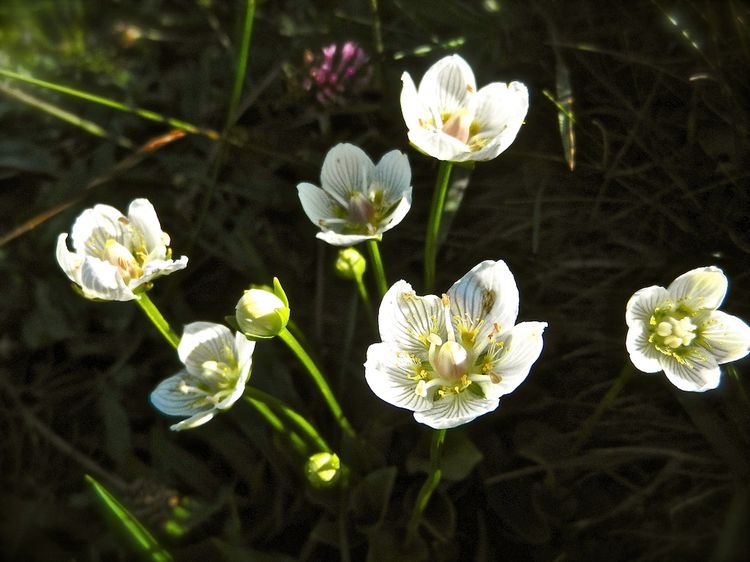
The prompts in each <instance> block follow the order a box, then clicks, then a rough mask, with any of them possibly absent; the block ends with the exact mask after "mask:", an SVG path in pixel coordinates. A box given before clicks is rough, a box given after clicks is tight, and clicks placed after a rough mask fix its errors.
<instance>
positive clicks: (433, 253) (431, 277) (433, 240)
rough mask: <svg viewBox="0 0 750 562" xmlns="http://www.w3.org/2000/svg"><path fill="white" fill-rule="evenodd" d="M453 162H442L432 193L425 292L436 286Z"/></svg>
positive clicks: (426, 242)
mask: <svg viewBox="0 0 750 562" xmlns="http://www.w3.org/2000/svg"><path fill="white" fill-rule="evenodd" d="M452 170H453V162H448V161H443V162H440V168H439V169H438V175H437V180H436V181H435V191H434V192H433V194H432V206H431V207H430V217H429V219H428V222H427V233H426V235H425V241H424V292H425V293H430V292H432V290H433V288H434V287H435V260H436V258H437V245H438V235H439V234H440V222H441V221H442V219H443V209H444V208H445V197H446V194H447V193H448V185H449V184H450V178H451V171H452Z"/></svg>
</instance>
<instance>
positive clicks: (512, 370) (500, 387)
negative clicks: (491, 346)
mask: <svg viewBox="0 0 750 562" xmlns="http://www.w3.org/2000/svg"><path fill="white" fill-rule="evenodd" d="M546 327H547V323H546V322H521V323H520V324H516V325H515V326H513V328H512V329H511V331H510V333H509V334H508V337H507V338H506V339H505V340H504V341H503V344H504V346H503V349H504V352H503V354H502V355H500V356H499V357H498V359H497V361H496V362H495V364H494V365H493V369H492V370H493V372H494V373H495V374H497V375H498V376H499V377H500V382H499V383H491V382H489V383H483V384H482V390H484V395H485V396H486V397H487V398H500V397H501V396H503V395H504V394H510V393H511V392H513V391H514V390H515V389H516V388H518V386H519V385H520V384H521V383H522V382H523V381H524V380H525V379H526V377H527V376H528V374H529V371H530V370H531V366H532V365H533V364H534V362H535V361H536V360H537V359H538V358H539V355H540V354H541V353H542V347H543V345H544V342H543V341H542V333H543V332H544V329H545V328H546Z"/></svg>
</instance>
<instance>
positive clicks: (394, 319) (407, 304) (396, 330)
mask: <svg viewBox="0 0 750 562" xmlns="http://www.w3.org/2000/svg"><path fill="white" fill-rule="evenodd" d="M443 316H444V315H443V310H442V306H441V304H440V299H439V298H438V297H436V296H435V295H427V296H424V297H418V296H417V295H416V293H415V292H414V291H413V290H412V288H411V285H409V283H407V282H406V281H403V280H402V281H397V282H396V283H394V285H393V286H392V287H391V288H390V289H388V291H387V292H386V294H385V296H383V301H382V303H381V304H380V311H379V314H378V325H379V326H380V338H381V339H382V340H383V341H384V342H387V343H392V344H393V345H395V346H396V347H398V348H399V349H401V350H402V351H406V352H407V353H416V354H423V355H424V356H425V357H426V353H427V350H428V349H429V347H430V342H429V340H428V337H429V335H430V334H444V333H445V322H444V320H443Z"/></svg>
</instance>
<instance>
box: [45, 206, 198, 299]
mask: <svg viewBox="0 0 750 562" xmlns="http://www.w3.org/2000/svg"><path fill="white" fill-rule="evenodd" d="M71 237H72V239H73V249H74V251H73V252H71V251H70V250H68V245H67V242H66V240H67V238H68V235H67V234H66V233H63V234H60V236H59V237H58V238H57V261H58V263H59V264H60V267H62V269H63V271H64V272H65V273H66V274H67V276H68V277H69V278H70V280H71V281H73V282H74V283H75V284H76V285H78V286H79V287H80V288H81V292H82V293H83V296H84V297H86V298H88V299H100V300H107V301H129V300H133V299H136V298H138V297H137V295H136V290H137V289H138V288H139V287H142V286H143V285H144V284H146V283H148V282H150V281H151V280H153V279H155V278H156V277H161V276H163V275H169V274H170V273H172V272H173V271H177V270H179V269H184V268H185V267H186V266H187V261H188V259H187V257H185V256H182V257H181V258H180V259H178V260H172V259H171V257H172V251H171V249H170V248H169V235H167V233H166V232H163V231H162V229H161V225H160V224H159V218H158V217H157V216H156V211H155V210H154V207H153V205H151V203H150V202H149V201H148V200H147V199H136V200H134V201H133V202H132V203H130V206H129V207H128V216H127V217H126V216H124V215H123V214H122V213H121V212H120V211H118V210H117V209H115V208H114V207H110V206H109V205H96V206H95V207H93V208H91V209H86V210H85V211H83V213H81V214H80V215H79V216H78V218H77V219H76V221H75V223H74V224H73V230H72V232H71Z"/></svg>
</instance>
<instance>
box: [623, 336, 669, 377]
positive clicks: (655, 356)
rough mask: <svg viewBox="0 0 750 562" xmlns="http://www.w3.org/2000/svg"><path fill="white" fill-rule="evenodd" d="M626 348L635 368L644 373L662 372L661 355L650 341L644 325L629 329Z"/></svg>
mask: <svg viewBox="0 0 750 562" xmlns="http://www.w3.org/2000/svg"><path fill="white" fill-rule="evenodd" d="M625 347H626V348H627V350H628V353H629V354H630V360H631V361H632V362H633V365H635V368H636V369H638V370H639V371H643V372H644V373H656V372H658V371H661V370H662V366H661V360H660V357H661V355H662V354H661V353H660V352H659V351H658V350H657V349H656V348H655V347H654V346H653V344H652V343H651V342H649V341H648V332H647V331H646V328H645V326H644V325H642V324H634V325H632V326H631V327H630V328H629V329H628V335H627V337H626V338H625Z"/></svg>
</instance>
